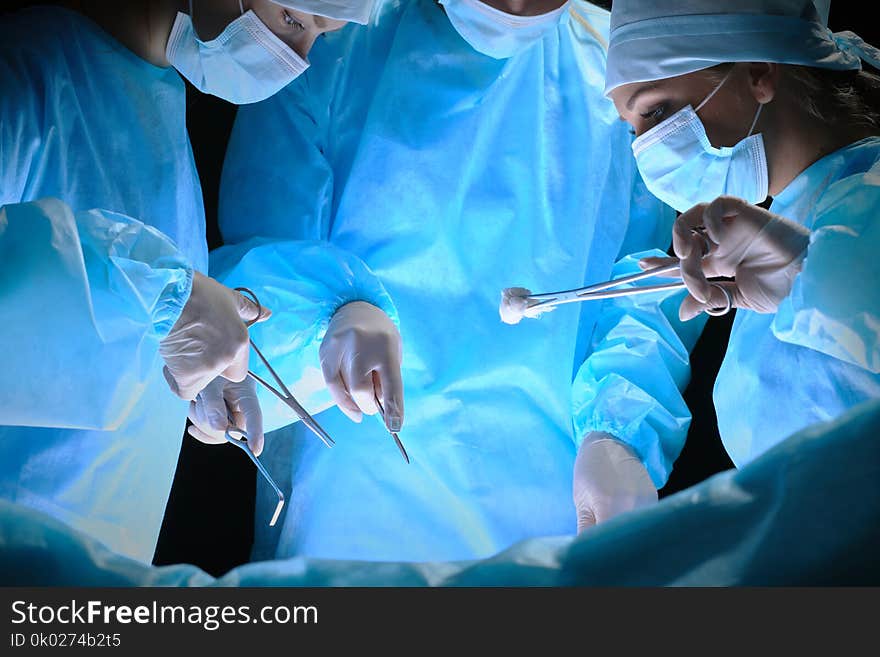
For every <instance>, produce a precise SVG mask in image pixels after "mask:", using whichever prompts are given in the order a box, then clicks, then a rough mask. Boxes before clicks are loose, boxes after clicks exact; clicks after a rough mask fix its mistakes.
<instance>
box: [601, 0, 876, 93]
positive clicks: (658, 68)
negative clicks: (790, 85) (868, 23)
mask: <svg viewBox="0 0 880 657" xmlns="http://www.w3.org/2000/svg"><path fill="white" fill-rule="evenodd" d="M830 5H831V2H830V0H615V2H614V5H613V7H612V11H611V35H610V39H609V44H608V66H607V73H606V77H605V93H606V95H607V94H608V93H610V92H611V91H612V90H613V89H615V88H616V87H619V86H620V85H623V84H629V83H631V82H648V81H651V80H661V79H665V78H671V77H675V76H678V75H684V74H686V73H693V72H694V71H699V70H702V69H705V68H709V67H711V66H716V65H718V64H723V63H725V62H777V63H780V64H797V65H801V66H812V67H817V68H827V69H836V70H858V69H860V68H861V67H862V60H865V61H867V62H868V63H870V64H872V65H873V66H875V67H878V68H880V51H878V50H877V49H876V48H874V47H873V46H870V45H868V44H867V43H865V42H864V41H863V40H862V39H861V38H859V37H858V35H856V34H853V33H852V32H839V33H836V34H833V33H832V32H831V30H829V29H828V28H827V27H826V25H827V22H828V13H829V9H830Z"/></svg>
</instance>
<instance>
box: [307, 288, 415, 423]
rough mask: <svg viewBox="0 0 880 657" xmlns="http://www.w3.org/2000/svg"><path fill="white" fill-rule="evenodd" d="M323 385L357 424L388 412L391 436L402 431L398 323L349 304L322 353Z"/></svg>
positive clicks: (336, 319) (331, 328)
mask: <svg viewBox="0 0 880 657" xmlns="http://www.w3.org/2000/svg"><path fill="white" fill-rule="evenodd" d="M319 355H320V358H321V369H322V371H323V372H324V381H325V383H326V384H327V388H328V389H329V390H330V394H331V395H332V396H333V400H334V401H335V402H336V404H337V406H339V409H340V410H341V411H342V412H343V413H345V414H346V415H347V416H348V417H349V418H351V419H352V420H353V421H355V422H360V421H361V419H362V418H363V413H366V414H367V415H374V414H375V413H378V412H379V408H378V407H377V406H376V401H375V397H374V395H375V396H378V397H379V399H380V400H381V402H382V406H383V407H384V409H385V423H386V426H387V427H388V430H389V431H400V428H401V426H402V425H403V380H402V378H401V375H400V361H401V359H402V357H403V345H402V343H401V339H400V333H399V332H398V330H397V327H396V326H395V325H394V322H392V321H391V319H390V318H389V317H388V315H386V314H385V313H384V312H383V311H382V310H380V309H379V308H377V307H376V306H374V305H372V304H370V303H365V302H363V301H354V302H351V303H347V304H345V305H344V306H342V307H341V308H340V309H339V310H337V311H336V314H335V315H333V318H332V319H331V320H330V326H329V327H328V328H327V334H326V335H325V336H324V340H323V341H322V342H321V348H320V351H319Z"/></svg>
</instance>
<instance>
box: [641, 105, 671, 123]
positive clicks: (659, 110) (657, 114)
mask: <svg viewBox="0 0 880 657" xmlns="http://www.w3.org/2000/svg"><path fill="white" fill-rule="evenodd" d="M665 114H666V105H665V104H664V105H658V106H657V107H655V108H654V109H652V110H651V111H650V112H645V113H644V114H639V116H641V117H642V118H643V119H647V120H649V121H654V122H657V121H660V120H661V119H662V118H663V116H664V115H665Z"/></svg>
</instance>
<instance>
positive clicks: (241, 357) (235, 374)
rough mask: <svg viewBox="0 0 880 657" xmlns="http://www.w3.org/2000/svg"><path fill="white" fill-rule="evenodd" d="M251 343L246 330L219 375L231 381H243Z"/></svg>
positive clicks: (246, 371) (246, 370)
mask: <svg viewBox="0 0 880 657" xmlns="http://www.w3.org/2000/svg"><path fill="white" fill-rule="evenodd" d="M250 355H251V345H250V342H249V341H248V337H247V330H245V332H244V339H243V340H242V341H241V343H240V344H239V345H238V348H237V349H236V351H235V355H234V356H233V357H232V360H231V361H230V362H229V364H228V365H227V366H226V369H224V370H223V371H222V372H220V375H221V376H222V377H223V378H224V379H228V380H229V381H233V382H236V383H238V382H241V381H244V380H245V378H246V377H247V373H248V363H249V361H250Z"/></svg>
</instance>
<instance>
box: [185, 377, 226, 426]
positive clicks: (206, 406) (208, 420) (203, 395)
mask: <svg viewBox="0 0 880 657" xmlns="http://www.w3.org/2000/svg"><path fill="white" fill-rule="evenodd" d="M194 415H195V418H191V419H192V421H193V423H195V424H196V425H197V426H199V425H207V427H209V428H210V429H212V430H213V431H226V427H227V426H228V425H229V417H228V414H227V411H226V400H225V399H223V385H222V383H221V384H218V383H211V384H209V385H208V386H207V387H206V388H205V389H204V390H202V391H201V392H200V393H199V396H198V398H197V399H196V401H195V409H194ZM199 428H200V429H202V430H203V431H204V430H205V426H199Z"/></svg>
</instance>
